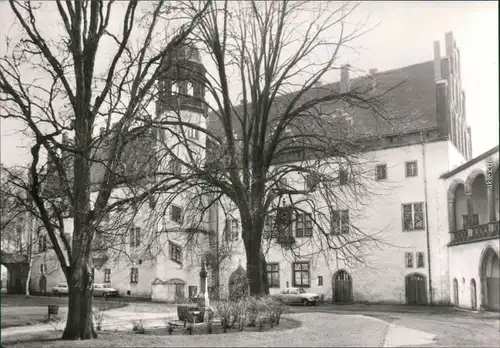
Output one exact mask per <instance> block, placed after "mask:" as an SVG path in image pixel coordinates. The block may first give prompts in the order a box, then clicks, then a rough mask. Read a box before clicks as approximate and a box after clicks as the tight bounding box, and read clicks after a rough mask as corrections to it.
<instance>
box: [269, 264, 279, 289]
mask: <svg viewBox="0 0 500 348" xmlns="http://www.w3.org/2000/svg"><path fill="white" fill-rule="evenodd" d="M266 274H267V285H268V286H269V287H270V288H279V287H280V265H279V263H268V264H266Z"/></svg>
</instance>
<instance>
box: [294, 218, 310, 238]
mask: <svg viewBox="0 0 500 348" xmlns="http://www.w3.org/2000/svg"><path fill="white" fill-rule="evenodd" d="M312 230H313V226H312V216H311V214H309V213H306V212H298V213H296V215H295V235H296V236H297V237H310V236H312Z"/></svg>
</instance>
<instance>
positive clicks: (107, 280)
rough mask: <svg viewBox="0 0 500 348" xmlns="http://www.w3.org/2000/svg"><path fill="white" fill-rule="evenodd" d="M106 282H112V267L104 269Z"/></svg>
mask: <svg viewBox="0 0 500 348" xmlns="http://www.w3.org/2000/svg"><path fill="white" fill-rule="evenodd" d="M104 282H105V283H111V269H110V268H105V269H104Z"/></svg>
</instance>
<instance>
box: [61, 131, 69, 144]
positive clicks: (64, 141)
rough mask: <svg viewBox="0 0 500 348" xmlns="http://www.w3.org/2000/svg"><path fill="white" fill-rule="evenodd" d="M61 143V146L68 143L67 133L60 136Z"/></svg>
mask: <svg viewBox="0 0 500 348" xmlns="http://www.w3.org/2000/svg"><path fill="white" fill-rule="evenodd" d="M62 136H63V137H62V143H63V145H68V142H69V138H68V132H64V133H63V134H62Z"/></svg>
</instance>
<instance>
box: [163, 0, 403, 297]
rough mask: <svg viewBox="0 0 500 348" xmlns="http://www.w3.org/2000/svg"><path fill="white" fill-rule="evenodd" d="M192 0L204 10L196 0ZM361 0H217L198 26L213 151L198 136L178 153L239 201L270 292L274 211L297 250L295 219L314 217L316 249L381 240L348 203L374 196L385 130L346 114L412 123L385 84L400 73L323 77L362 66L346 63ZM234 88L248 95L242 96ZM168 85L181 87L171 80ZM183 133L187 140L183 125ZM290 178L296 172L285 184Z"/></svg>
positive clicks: (355, 247)
mask: <svg viewBox="0 0 500 348" xmlns="http://www.w3.org/2000/svg"><path fill="white" fill-rule="evenodd" d="M188 5H189V6H191V11H192V13H196V11H197V9H198V7H197V6H198V5H197V4H195V3H193V2H188ZM357 6H358V4H356V3H354V4H351V3H342V4H339V3H335V2H316V1H314V2H309V1H300V2H288V1H266V2H257V1H246V2H239V3H233V2H229V1H225V2H214V3H211V4H210V6H209V7H210V11H209V14H208V15H207V16H205V17H203V18H202V19H201V20H200V22H199V25H198V26H197V27H196V28H195V30H194V31H193V36H192V37H193V44H196V45H198V47H200V49H201V50H202V52H204V53H205V54H206V56H208V57H209V58H210V61H211V62H210V64H212V65H214V66H215V68H214V69H213V72H212V74H210V73H206V74H199V76H198V78H199V79H200V80H202V81H203V83H204V85H205V86H206V89H207V91H208V93H209V97H208V98H207V100H209V101H210V102H211V105H212V106H211V107H210V106H208V107H209V109H210V113H209V115H208V118H207V127H206V129H204V130H201V131H202V132H203V133H204V134H205V135H206V138H207V141H206V146H205V147H203V150H206V152H207V158H206V160H205V161H203V162H200V161H198V160H193V158H194V156H195V154H196V153H198V152H200V150H199V148H200V147H201V146H200V145H193V146H187V147H186V148H187V149H188V151H187V154H185V155H184V156H177V158H178V160H179V161H180V162H181V163H182V165H183V166H184V167H185V168H186V171H188V172H190V173H191V174H192V175H193V176H197V177H198V182H197V185H198V188H199V190H201V191H202V192H210V193H211V194H212V196H213V197H215V199H216V200H220V199H227V200H229V201H231V202H232V203H233V204H234V205H235V207H236V209H237V212H238V215H239V217H240V218H241V221H242V239H243V243H244V246H245V252H246V260H247V261H246V262H247V273H248V278H249V281H250V292H251V294H261V293H264V292H266V291H267V290H266V286H265V283H266V281H265V279H266V277H265V251H266V250H265V247H264V249H263V245H266V243H264V241H263V236H264V235H263V232H264V230H265V226H266V221H268V220H269V218H270V216H274V215H275V213H277V218H276V219H274V221H273V222H272V224H273V225H274V229H275V230H277V231H278V232H279V233H278V234H279V235H278V236H272V237H277V239H278V242H280V243H282V244H285V245H287V246H288V247H289V248H288V249H289V250H291V251H294V250H296V249H298V248H299V247H300V245H299V243H296V241H295V240H294V239H293V237H292V236H291V235H290V230H291V226H292V224H294V223H298V222H297V220H296V219H302V222H301V223H302V224H303V225H306V224H312V225H313V226H314V229H313V230H314V234H312V235H311V236H310V238H309V239H308V240H307V242H305V243H309V244H310V245H314V246H315V248H313V249H311V250H322V251H323V252H325V253H331V252H332V251H335V253H336V254H337V255H339V257H340V258H343V259H344V260H355V261H362V257H361V256H362V249H363V245H367V244H369V243H370V242H374V243H376V242H377V238H376V235H375V234H372V233H369V232H368V231H363V230H361V229H359V228H356V226H355V224H354V223H352V219H349V217H348V216H347V215H345V214H343V213H342V211H343V210H346V209H348V208H349V209H353V210H355V208H354V207H355V206H356V205H360V204H361V203H359V202H360V201H358V198H360V197H368V196H370V193H371V192H370V191H371V190H370V181H371V178H372V177H373V173H370V172H367V171H366V166H364V165H365V164H366V163H364V162H366V161H367V160H366V158H364V157H363V153H365V151H367V150H369V149H371V148H372V147H373V146H374V145H376V144H377V141H378V138H377V132H376V129H371V131H373V132H368V131H367V132H362V133H360V132H359V131H358V132H356V131H355V129H354V128H353V127H352V126H351V124H350V121H349V118H348V117H346V115H344V113H347V114H348V115H349V114H351V115H353V114H359V113H360V112H361V113H363V114H364V115H365V116H366V114H369V115H370V116H371V117H372V118H373V120H374V122H372V123H373V124H376V125H377V126H376V127H378V126H379V125H381V126H389V127H390V126H394V125H395V124H402V123H403V122H409V120H408V119H405V120H401V119H396V118H395V117H393V116H391V114H390V113H389V112H388V111H389V110H390V98H388V92H390V91H391V90H392V89H394V88H398V87H399V86H400V83H399V82H400V81H396V82H394V83H393V85H392V86H381V85H379V86H377V88H374V84H373V83H372V79H371V78H370V77H366V78H360V79H358V80H357V81H356V82H355V83H352V84H351V86H348V85H343V84H342V83H340V84H321V82H322V80H323V79H328V78H332V73H334V72H337V71H340V70H342V72H341V74H342V75H343V74H346V73H347V71H348V70H351V72H352V71H354V69H353V68H352V67H351V68H350V67H343V68H342V69H341V66H340V65H339V60H340V57H341V54H342V53H344V52H345V51H346V50H347V49H349V48H350V46H351V44H352V43H353V41H354V40H355V39H356V38H358V37H359V36H360V35H362V34H363V33H364V32H365V31H366V30H368V29H367V28H366V26H364V25H362V24H359V25H358V24H357V23H355V24H352V23H351V22H350V20H351V19H352V18H353V14H354V13H355V10H356V8H357ZM235 90H236V91H238V92H240V94H239V98H238V99H240V100H242V103H241V104H240V103H235V102H234V101H233V100H234V95H235V93H234V91H235ZM165 93H166V94H167V95H169V93H172V94H173V93H174V91H173V90H172V89H170V86H168V87H167V88H166V91H165ZM154 122H155V123H157V124H158V125H170V126H172V125H178V126H180V127H182V126H184V127H186V126H187V127H196V125H193V124H191V125H189V124H188V125H186V122H187V121H186V120H183V119H181V117H180V116H179V113H177V114H176V113H163V114H158V115H156V118H154ZM176 136H177V137H180V138H182V139H181V140H179V141H180V142H183V141H188V139H187V138H185V136H184V134H183V133H182V132H177V135H176ZM183 136H184V137H183ZM200 164H201V165H200ZM289 177H292V178H293V180H292V181H294V182H289V183H286V182H284V180H283V179H284V178H289ZM299 182H300V184H299ZM304 182H305V185H304ZM304 214H305V215H304ZM294 216H299V218H295V217H294ZM351 218H352V217H351ZM311 227H312V226H311ZM308 231H309V230H308ZM347 232H349V233H347ZM307 233H308V232H307Z"/></svg>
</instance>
